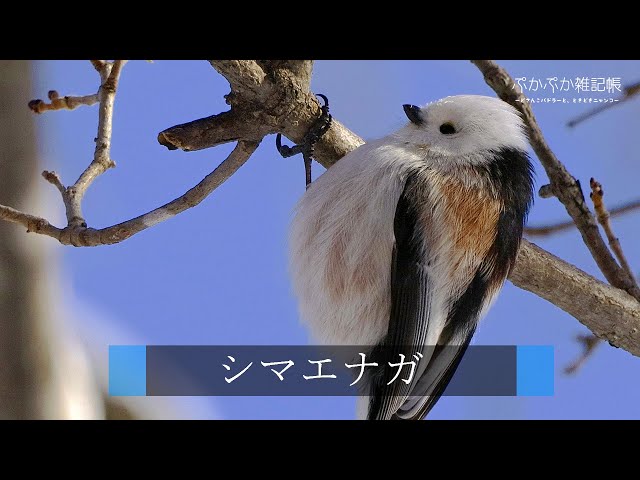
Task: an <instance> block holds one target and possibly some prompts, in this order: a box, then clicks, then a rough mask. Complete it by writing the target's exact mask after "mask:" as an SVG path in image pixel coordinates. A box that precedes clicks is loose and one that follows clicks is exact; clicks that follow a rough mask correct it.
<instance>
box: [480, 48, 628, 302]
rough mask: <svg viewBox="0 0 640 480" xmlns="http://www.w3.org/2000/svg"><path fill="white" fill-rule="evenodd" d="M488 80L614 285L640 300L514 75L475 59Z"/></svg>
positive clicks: (489, 63) (595, 258)
mask: <svg viewBox="0 0 640 480" xmlns="http://www.w3.org/2000/svg"><path fill="white" fill-rule="evenodd" d="M472 62H473V64H474V65H476V66H477V67H478V69H479V70H480V71H481V72H482V74H483V75H484V79H485V81H486V82H487V84H488V85H489V86H490V87H491V88H492V89H493V90H494V91H495V92H496V93H497V94H498V96H499V97H500V98H501V99H502V100H504V101H505V102H507V103H509V104H511V105H512V106H513V107H515V108H516V109H517V110H518V111H519V112H520V113H521V114H522V117H523V119H524V121H525V124H526V126H527V133H528V134H529V140H530V142H531V146H532V147H533V150H534V151H535V153H536V155H537V156H538V158H539V159H540V163H542V166H543V167H544V169H545V170H546V172H547V175H548V177H549V180H550V182H551V183H550V185H551V190H552V192H553V194H554V195H555V196H556V197H557V198H558V199H559V200H560V201H561V202H562V204H563V205H564V206H565V208H566V209H567V212H568V213H569V215H570V216H571V218H572V219H573V221H574V222H575V224H576V226H577V227H578V230H579V231H580V233H581V235H582V239H583V241H584V243H585V244H586V245H587V247H588V248H589V251H590V252H591V255H592V257H593V258H594V260H595V261H596V263H597V264H598V267H599V268H600V270H601V271H602V273H603V274H604V276H605V278H606V279H607V280H608V281H609V283H611V285H613V286H615V287H617V288H621V289H623V290H625V291H627V292H628V293H630V294H631V295H632V296H633V297H635V298H636V299H637V300H639V301H640V289H639V288H638V287H637V286H636V284H635V281H634V280H633V278H632V277H630V276H629V275H628V274H627V272H625V271H624V269H622V268H621V267H620V266H619V265H618V263H617V262H616V260H615V258H614V257H613V255H612V254H611V252H610V251H609V248H608V247H607V244H606V243H605V241H604V239H603V238H602V235H601V234H600V230H599V228H598V224H597V223H596V220H595V218H594V216H593V214H592V213H591V211H590V210H589V207H588V206H587V204H586V202H585V200H584V194H583V192H582V188H581V187H580V183H579V182H578V181H577V180H576V179H575V178H573V176H571V174H570V173H569V172H568V171H567V169H566V168H565V166H564V165H563V164H562V163H561V162H560V161H559V160H558V159H557V157H556V156H555V154H554V153H553V151H551V149H550V148H549V146H548V145H547V142H546V141H545V139H544V136H543V135H542V131H541V130H540V127H539V126H538V122H537V121H536V118H535V116H534V115H533V111H532V110H531V106H530V105H529V103H528V102H527V101H526V97H525V96H524V95H523V94H522V92H521V91H520V89H519V87H518V85H517V84H516V83H515V82H514V81H513V79H512V78H511V76H510V75H509V74H508V73H507V72H506V71H505V70H504V69H503V68H501V67H500V66H499V65H498V64H496V63H495V62H494V61H492V60H472Z"/></svg>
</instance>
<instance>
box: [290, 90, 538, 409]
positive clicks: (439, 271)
mask: <svg viewBox="0 0 640 480" xmlns="http://www.w3.org/2000/svg"><path fill="white" fill-rule="evenodd" d="M404 111H405V113H406V115H407V117H408V118H409V122H408V123H407V124H406V125H405V126H403V127H402V128H400V129H399V130H398V131H396V132H394V133H391V134H390V135H387V136H386V137H384V138H381V139H379V140H375V141H371V142H369V143H367V144H365V145H362V146H361V147H359V148H357V149H356V150H354V151H352V152H351V153H349V154H348V155H346V156H345V157H344V158H342V159H341V160H340V161H339V162H337V163H336V164H335V165H334V166H332V167H331V168H330V169H329V170H327V171H326V172H325V173H324V174H323V175H321V176H320V177H319V178H318V179H317V180H316V181H315V182H313V183H312V184H311V185H310V188H309V189H308V190H307V191H306V192H305V194H304V195H303V197H302V199H301V200H300V202H299V203H298V205H297V207H296V211H295V216H294V219H293V222H292V226H291V232H290V270H291V274H292V279H293V286H294V291H295V293H296V296H297V297H298V300H299V309H300V314H301V316H302V318H303V320H304V321H305V322H306V323H307V325H308V326H309V328H310V330H311V333H312V336H313V337H314V339H315V340H316V341H318V342H321V343H323V344H328V345H366V346H371V347H375V348H385V349H386V350H387V353H388V355H389V358H395V359H398V358H399V357H398V354H404V355H405V357H407V358H411V356H412V354H414V353H415V351H412V348H414V347H416V348H418V351H420V352H421V353H422V354H423V358H422V359H421V360H420V362H419V363H418V364H417V368H416V371H415V375H414V376H413V380H412V381H411V382H410V384H405V383H404V382H401V381H396V382H394V383H392V384H391V385H387V379H389V378H390V374H391V373H392V372H391V371H390V370H391V368H390V367H388V366H384V370H385V371H384V374H383V375H379V376H373V375H372V376H370V377H369V378H368V380H367V382H368V383H367V389H366V395H365V396H363V397H361V400H360V402H359V406H358V417H359V418H368V419H398V418H400V419H421V418H424V417H425V416H426V415H427V413H428V412H429V411H430V410H431V408H432V407H433V406H434V404H435V403H436V401H437V400H438V398H439V397H440V396H441V395H442V393H443V391H444V389H445V387H446V386H447V384H448V383H449V381H450V379H451V377H452V375H453V373H454V372H455V370H456V368H457V366H458V364H459V363H460V360H461V358H462V356H463V354H464V352H465V350H466V348H467V346H468V344H469V342H470V340H471V337H472V336H473V334H474V332H475V329H476V326H477V324H478V321H479V320H480V318H481V317H482V316H483V315H484V314H485V313H486V311H487V310H488V308H489V307H490V305H491V304H492V302H493V300H494V299H495V297H496V295H497V294H498V292H499V290H500V289H501V287H502V284H503V282H504V280H505V279H506V277H507V275H508V273H509V271H510V270H511V268H512V267H513V264H514V262H515V258H516V255H517V251H518V248H519V244H520V239H521V237H522V230H523V226H524V222H525V219H526V216H527V213H528V211H529V207H530V205H531V202H532V198H533V193H532V192H533V180H532V166H531V162H530V159H529V156H528V154H527V145H528V142H527V137H526V134H525V131H524V125H523V122H522V119H521V118H520V116H519V115H518V112H517V111H516V110H515V109H514V108H513V107H511V106H510V105H508V104H507V103H505V102H503V101H501V100H499V99H497V98H491V97H485V96H477V95H461V96H453V97H447V98H444V99H442V100H439V101H437V102H434V103H431V104H428V105H427V106H425V107H417V106H413V105H404ZM444 345H450V346H452V347H450V348H442V346H444ZM433 346H436V347H435V348H434V347H433ZM394 370H395V369H394Z"/></svg>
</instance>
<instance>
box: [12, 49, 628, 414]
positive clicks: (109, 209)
mask: <svg viewBox="0 0 640 480" xmlns="http://www.w3.org/2000/svg"><path fill="white" fill-rule="evenodd" d="M499 63H500V64H501V65H502V66H503V67H505V68H506V69H507V71H509V73H510V74H511V75H512V76H513V77H514V78H520V79H522V78H526V81H522V80H521V84H522V85H523V87H524V89H525V90H524V92H525V94H526V95H527V96H528V97H530V98H531V99H533V100H534V103H533V105H532V107H533V111H534V112H535V114H536V116H537V119H538V122H539V123H540V125H541V127H542V130H543V132H544V134H545V136H546V139H547V141H548V143H549V145H550V146H551V148H552V149H553V150H554V152H555V153H556V155H557V156H558V158H559V159H560V160H561V161H562V162H564V163H565V165H566V166H567V168H568V169H569V171H570V172H571V173H572V174H573V175H574V176H575V177H576V178H578V179H579V180H580V181H581V183H582V185H583V186H587V185H588V182H589V178H590V177H595V178H596V179H597V180H598V181H600V182H601V183H602V185H603V188H604V190H605V202H606V204H607V206H608V207H609V208H612V207H614V206H615V205H618V204H620V203H623V202H626V201H629V200H633V199H637V198H638V197H640V189H639V188H638V184H639V182H638V180H639V179H640V161H639V158H638V150H639V149H638V141H637V138H636V137H635V134H634V132H638V131H639V130H640V96H639V97H638V99H631V100H629V101H628V102H625V103H624V104H620V105H616V106H615V107H613V108H610V109H608V110H607V111H604V112H602V113H600V114H598V115H596V116H594V117H592V118H590V119H589V120H586V121H584V122H583V123H580V124H579V125H577V126H576V127H574V128H568V127H567V125H566V124H567V122H568V121H570V120H572V119H574V118H576V117H578V116H580V115H581V114H584V113H585V112H587V111H589V110H591V109H593V108H594V107H595V106H597V105H600V103H598V99H617V98H620V97H621V92H617V91H610V92H607V91H606V90H605V91H598V90H597V89H598V88H599V87H596V90H593V91H592V90H589V91H578V90H576V84H577V83H578V82H576V78H581V79H582V78H585V77H586V78H588V79H593V78H596V79H600V78H603V79H606V78H610V79H611V78H615V79H619V81H620V86H621V89H622V90H624V88H625V86H629V85H632V84H635V83H637V82H638V81H640V62H639V61H513V60H512V61H499ZM550 78H551V79H553V78H557V81H556V82H550V81H549V79H550ZM562 79H566V80H570V81H571V86H570V87H569V86H568V85H566V86H567V90H565V91H559V87H560V85H562ZM532 80H533V81H532ZM538 82H539V83H538ZM543 84H545V85H546V86H545V87H543ZM552 84H554V85H556V86H555V87H552ZM98 85H99V79H98V75H97V74H96V72H95V70H94V69H93V67H92V66H91V64H90V63H89V62H88V61H37V62H17V61H2V62H0V203H2V204H4V205H9V206H12V207H16V208H19V209H22V210H24V211H27V212H29V213H33V214H35V215H40V216H43V217H45V218H47V219H49V220H50V221H51V222H52V223H53V224H55V225H58V226H63V225H64V224H65V219H64V207H63V205H62V202H61V200H60V198H59V193H58V192H57V191H56V190H55V188H53V187H52V186H51V185H49V184H48V183H46V182H45V181H44V180H43V179H42V177H41V176H40V173H41V171H42V170H44V169H47V170H55V171H57V172H58V173H59V174H60V175H61V177H62V180H63V182H64V183H65V184H71V183H73V182H74V181H75V180H76V178H77V177H78V175H79V174H80V173H81V172H82V170H83V169H84V168H85V167H86V166H87V165H88V163H89V162H90V161H91V158H92V156H93V149H94V142H93V139H94V137H95V136H96V126H97V106H92V107H85V106H82V107H79V108H77V109H76V110H74V111H55V112H46V113H44V114H42V115H34V114H32V113H31V112H30V111H29V109H28V108H27V103H28V102H29V100H31V99H34V98H46V95H47V91H49V90H52V89H55V90H57V91H58V92H59V93H60V95H86V94H91V93H95V91H96V90H97V87H98ZM312 88H313V91H314V92H319V93H323V94H325V95H327V97H328V98H329V100H330V102H331V112H332V114H333V115H334V116H335V117H336V118H337V119H339V120H340V121H341V122H342V123H344V124H345V125H346V126H347V127H348V128H350V129H351V130H353V131H354V132H355V133H357V134H359V135H360V136H362V137H363V138H364V139H365V140H369V139H373V138H377V137H380V136H382V135H385V134H386V133H387V132H389V131H391V130H394V129H396V128H398V127H399V126H400V125H402V124H403V123H404V122H405V121H406V117H405V115H404V113H403V110H402V105H403V104H404V103H413V104H425V103H427V102H430V101H433V100H437V99H439V98H441V97H445V96H448V95H457V94H482V95H492V96H493V95H494V93H493V91H492V90H490V88H489V87H488V86H487V85H486V84H485V82H484V80H483V78H482V75H481V74H480V72H479V71H478V70H477V69H476V67H474V66H473V65H472V64H470V63H469V62H468V61H462V60H458V61H317V62H316V63H315V66H314V75H313V80H312ZM552 90H553V91H552ZM228 92H229V86H228V83H227V81H226V80H225V79H224V78H223V77H221V76H220V75H218V74H217V73H216V72H215V70H213V68H211V66H210V65H209V64H208V62H206V61H184V60H183V61H159V60H158V61H154V62H153V63H148V62H145V61H131V62H129V63H128V64H127V65H126V66H125V68H124V71H123V73H122V77H121V80H120V85H119V89H118V94H117V97H116V106H115V115H114V131H113V144H112V158H113V159H114V160H115V162H116V164H117V168H115V169H112V170H109V171H108V172H107V173H105V174H104V175H102V176H101V177H100V178H99V179H98V180H97V181H96V182H95V183H94V184H93V185H92V186H91V188H90V189H89V190H88V192H87V195H86V197H85V201H84V213H85V217H86V220H87V222H88V224H89V226H92V227H96V228H98V227H104V226H109V225H112V224H115V223H119V222H121V221H123V220H126V219H129V218H131V217H134V216H137V215H139V214H142V213H145V212H147V211H149V210H151V209H153V208H155V207H157V206H159V205H162V204H164V203H166V202H168V201H170V200H172V199H173V198H175V197H177V196H179V195H182V194H183V193H184V191H186V190H187V189H188V188H190V187H192V186H193V185H195V184H196V183H198V182H199V181H200V180H201V179H202V178H203V177H204V176H205V175H206V174H207V173H209V172H210V171H211V170H213V169H214V168H215V166H216V165H218V163H219V162H220V161H221V160H223V159H224V158H225V157H226V155H227V154H228V153H229V152H230V151H231V149H232V147H233V145H224V146H221V147H216V148H214V149H208V150H203V151H199V152H190V153H185V152H181V151H168V150H167V149H166V148H164V147H162V146H161V145H159V144H158V143H157V140H156V137H157V134H158V132H160V131H161V130H164V129H165V128H167V127H170V126H172V125H175V124H178V123H184V122H187V121H190V120H193V119H196V118H200V117H204V116H209V115H212V114H214V113H218V112H220V111H224V110H226V109H227V106H226V104H225V103H224V99H223V95H224V94H226V93H228ZM590 98H591V99H596V101H595V102H594V101H593V100H591V101H589V99H590ZM537 99H542V100H540V101H536V100H537ZM544 99H549V100H544ZM553 99H555V101H553ZM562 99H565V100H562ZM578 99H580V101H579V100H578ZM583 99H586V100H583ZM535 166H536V173H537V187H539V186H541V185H543V184H544V183H546V176H545V174H544V171H543V169H542V167H541V166H540V164H539V162H538V161H537V159H535ZM322 172H323V168H322V167H321V166H320V165H318V164H316V163H314V165H313V175H314V178H315V177H317V176H318V175H320V174H322ZM304 188H305V187H304V168H303V163H302V159H301V158H299V157H293V158H289V159H282V158H281V157H280V156H279V154H278V153H277V152H276V149H275V146H274V137H267V138H266V139H265V140H264V141H263V143H262V145H261V146H260V147H259V149H258V151H257V152H256V153H255V154H254V155H253V157H252V158H251V159H250V160H249V161H248V162H247V164H246V165H245V166H243V167H242V168H241V169H240V170H239V171H238V172H237V173H236V174H235V175H234V176H233V177H231V178H230V179H229V180H228V181H227V182H226V183H224V184H223V185H222V186H221V187H219V188H218V189H217V190H216V191H215V192H214V193H213V194H212V195H211V196H210V197H209V198H207V199H206V200H205V201H204V202H203V203H202V204H200V205H199V206H197V207H195V208H193V209H190V210H187V211H186V212H184V213H182V214H180V215H178V216H177V217H174V218H172V219H170V220H168V221H166V222H164V223H161V224H159V225H157V226H156V227H154V228H151V229H149V230H146V231H144V232H142V233H140V234H138V235H136V236H134V237H132V238H130V239H128V240H126V241H124V242H122V243H120V244H117V245H112V246H103V247H92V248H74V247H63V246H61V245H59V244H58V243H57V242H56V241H55V240H53V239H50V238H48V237H39V236H37V235H34V234H26V233H25V229H24V228H22V227H16V226H14V225H9V224H6V223H0V285H1V286H2V288H1V289H0V418H207V419H209V418H210V419H217V418H223V419H350V418H353V417H354V407H355V399H354V398H348V397H215V398H214V397H179V398H178V397H175V398H171V397H109V396H108V395H107V393H106V392H107V377H108V372H107V361H108V346H109V345H110V344H173V345H181V344H200V345H202V344H213V345H216V344H223V345H227V344H228V345H252V344H254V345H255V344H258V345H272V344H280V345H287V344H306V343H309V339H308V335H307V331H306V330H305V328H304V327H303V326H302V325H301V323H300V321H299V318H298V314H297V309H296V302H295V299H294V297H293V295H292V291H291V286H290V283H289V280H288V276H287V255H286V246H287V241H286V239H287V227H288V223H289V221H290V219H291V212H292V209H293V207H294V205H295V203H296V201H297V200H298V199H299V198H300V196H301V195H302V194H303V192H304ZM639 215H640V212H639V213H635V214H634V213H630V214H628V215H625V216H622V217H618V218H615V219H614V220H613V228H614V231H615V233H616V235H617V236H618V237H619V238H620V241H621V243H622V246H623V248H624V250H625V253H626V254H627V258H628V260H629V262H630V263H631V265H632V268H634V270H635V271H637V272H639V273H640V243H639V242H638V241H637V237H638V235H639V234H640V229H639V225H640V221H639V218H638V216H639ZM567 218H568V216H567V214H566V212H565V210H564V207H562V205H561V204H560V203H559V202H558V201H557V200H554V199H549V200H542V199H539V198H537V199H536V202H535V205H534V207H533V209H532V212H531V215H530V218H529V224H530V225H536V226H537V225H545V224H548V223H553V222H556V221H561V220H566V219H567ZM531 240H532V241H534V242H535V243H537V244H539V245H540V246H542V247H543V248H545V249H547V250H549V251H550V252H552V253H554V254H555V255H558V256H559V257H561V258H563V259H564V260H566V261H568V262H571V263H573V264H575V265H577V266H578V267H580V268H581V269H583V270H585V271H586V272H588V273H590V274H592V275H594V276H596V277H597V278H600V279H602V275H601V274H600V272H599V271H598V269H597V267H596V265H595V263H594V261H593V260H592V258H591V256H590V255H589V252H588V250H587V248H586V247H585V246H584V245H583V243H582V241H581V239H580V237H579V234H578V233H577V231H576V230H573V229H570V230H567V231H565V232H562V233H557V234H555V235H552V236H548V237H536V238H531ZM585 333H588V331H587V330H586V328H585V327H583V326H582V325H581V324H580V323H578V321H577V320H575V319H574V318H572V317H571V316H569V315H567V314H565V313H564V312H562V311H561V310H559V309H558V308H556V307H555V306H553V305H551V304H549V303H547V302H546V301H544V300H542V299H540V298H538V297H536V296H534V295H532V294H530V293H528V292H525V291H523V290H520V289H518V288H516V287H514V286H513V285H511V284H510V283H508V282H507V284H506V285H505V288H504V290H503V291H502V294H501V295H500V296H499V298H498V300H497V302H496V304H495V306H494V307H493V309H492V310H491V311H490V312H489V314H488V316H487V317H486V318H485V320H484V321H483V322H482V324H481V326H480V328H479V330H478V332H477V334H476V336H475V338H474V341H473V343H474V344H477V345H495V344H508V345H513V344H517V345H525V344H534V345H553V346H554V348H555V361H556V381H555V395H554V396H553V397H539V398H535V397H443V398H442V399H441V400H440V401H439V402H438V403H437V405H436V407H435V408H434V409H433V411H432V413H431V414H430V416H429V418H433V419H493V418H496V419H507V418H509V419H626V418H634V419H637V418H640V408H639V407H638V405H640V382H639V381H638V379H640V359H638V358H635V357H633V356H632V355H630V354H629V353H627V352H625V351H623V350H619V349H616V348H613V347H610V346H609V345H608V344H606V343H603V344H602V345H600V346H599V347H598V348H597V350H596V351H595V353H594V354H593V356H592V357H591V358H590V359H589V360H588V361H587V362H586V363H585V364H584V366H583V367H582V368H581V369H580V370H579V371H578V372H577V373H575V374H574V375H567V374H565V373H564V372H563V369H564V367H566V366H567V365H569V364H570V363H571V362H573V361H574V360H575V359H576V358H577V357H578V356H579V355H580V353H581V346H580V344H579V343H577V342H576V340H575V337H576V335H579V334H585Z"/></svg>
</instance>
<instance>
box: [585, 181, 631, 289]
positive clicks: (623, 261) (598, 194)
mask: <svg viewBox="0 0 640 480" xmlns="http://www.w3.org/2000/svg"><path fill="white" fill-rule="evenodd" d="M589 185H590V186H591V194H590V198H591V200H592V201H593V207H594V208H595V210H596V217H597V219H598V222H599V223H600V225H602V228H603V229H604V231H605V233H606V235H607V240H609V247H611V250H612V251H613V253H614V254H615V255H616V257H617V258H618V262H620V265H621V266H622V268H623V269H624V270H625V271H626V272H627V275H629V276H630V277H631V278H632V279H633V281H634V282H635V277H634V275H633V271H632V270H631V267H630V266H629V262H627V258H626V257H625V255H624V252H623V251H622V245H620V240H619V239H618V237H616V235H615V234H614V233H613V227H612V226H611V222H610V221H609V219H610V218H611V215H610V214H609V212H608V211H607V207H606V206H605V204H604V190H603V189H602V185H601V184H600V183H599V182H597V181H596V180H595V179H594V178H592V179H591V180H590V181H589ZM637 287H638V284H637V282H636V288H637Z"/></svg>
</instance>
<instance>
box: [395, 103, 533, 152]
mask: <svg viewBox="0 0 640 480" xmlns="http://www.w3.org/2000/svg"><path fill="white" fill-rule="evenodd" d="M404 111H405V113H406V115H407V117H408V118H409V123H408V124H407V125H405V126H404V127H403V128H401V129H400V130H398V131H397V132H396V133H395V134H394V137H395V138H396V139H397V140H398V141H400V142H402V143H404V144H407V145H409V146H415V147H417V148H420V149H424V150H426V151H428V152H429V154H430V155H434V156H437V157H446V158H447V159H451V160H452V161H456V160H457V161H460V162H471V163H482V162H483V161H485V159H487V158H490V157H489V156H487V155H486V154H487V153H488V152H492V151H497V150H500V149H503V148H508V149H517V150H520V151H526V150H527V145H528V142H527V135H526V133H525V130H524V123H523V121H522V119H521V118H520V115H519V114H518V111H517V110H516V109H515V108H513V107H512V106H511V105H509V104H508V103H506V102H503V101H502V100H500V99H498V98H495V97H486V96H482V95H458V96H453V97H446V98H443V99H442V100H438V101H437V102H433V103H430V104H428V105H426V106H424V107H417V106H415V105H404Z"/></svg>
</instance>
